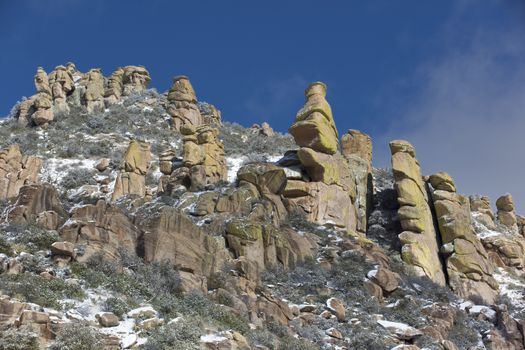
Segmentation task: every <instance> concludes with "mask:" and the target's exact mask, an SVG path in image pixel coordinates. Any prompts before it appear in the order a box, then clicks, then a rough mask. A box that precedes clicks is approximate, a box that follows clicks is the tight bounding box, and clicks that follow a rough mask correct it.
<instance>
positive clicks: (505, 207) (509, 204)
mask: <svg viewBox="0 0 525 350" xmlns="http://www.w3.org/2000/svg"><path fill="white" fill-rule="evenodd" d="M496 208H497V209H498V212H497V214H496V215H497V218H498V222H499V223H501V224H502V225H503V226H505V227H507V228H508V229H509V230H510V231H511V232H513V233H518V220H517V218H516V213H514V200H513V199H512V195H510V194H506V195H503V196H501V197H499V198H498V200H497V201H496Z"/></svg>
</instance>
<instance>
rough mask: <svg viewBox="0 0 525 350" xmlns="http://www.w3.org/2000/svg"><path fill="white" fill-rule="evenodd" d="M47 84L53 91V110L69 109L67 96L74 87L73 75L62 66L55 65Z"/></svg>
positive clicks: (63, 110) (62, 110)
mask: <svg viewBox="0 0 525 350" xmlns="http://www.w3.org/2000/svg"><path fill="white" fill-rule="evenodd" d="M49 85H50V86H51V90H52V92H53V105H54V111H55V112H65V113H67V112H68V111H69V106H68V105H67V96H69V95H70V94H71V93H72V92H73V90H74V89H75V83H74V81H73V75H72V74H71V71H68V70H67V68H66V67H64V66H57V67H56V68H55V70H54V71H53V72H51V74H50V75H49Z"/></svg>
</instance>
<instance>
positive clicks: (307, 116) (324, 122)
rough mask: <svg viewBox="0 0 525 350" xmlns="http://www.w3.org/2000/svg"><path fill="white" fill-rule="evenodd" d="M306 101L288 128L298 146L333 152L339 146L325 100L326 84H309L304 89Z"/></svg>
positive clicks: (328, 152)
mask: <svg viewBox="0 0 525 350" xmlns="http://www.w3.org/2000/svg"><path fill="white" fill-rule="evenodd" d="M305 95H306V103H305V105H304V107H303V108H301V110H299V112H297V116H296V117H295V123H294V124H293V125H292V126H291V127H290V129H289V130H288V131H289V132H290V134H292V136H293V137H294V139H295V143H297V144H298V145H299V146H300V147H308V148H311V149H313V150H315V151H318V152H322V153H326V154H335V153H336V152H337V150H338V147H339V136H338V133H337V129H336V127H335V123H334V118H333V116H332V108H331V107H330V105H329V104H328V102H327V101H326V98H325V97H326V85H325V84H324V83H321V82H315V83H312V84H310V85H309V86H308V87H307V88H306V91H305Z"/></svg>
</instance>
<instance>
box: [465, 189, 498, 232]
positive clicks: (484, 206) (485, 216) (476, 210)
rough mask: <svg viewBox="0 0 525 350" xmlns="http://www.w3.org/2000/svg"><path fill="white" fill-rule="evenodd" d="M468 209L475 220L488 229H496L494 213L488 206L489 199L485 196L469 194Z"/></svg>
mask: <svg viewBox="0 0 525 350" xmlns="http://www.w3.org/2000/svg"><path fill="white" fill-rule="evenodd" d="M469 200H470V210H471V211H472V214H473V215H474V216H475V217H476V220H477V221H479V222H481V223H482V224H483V225H485V227H486V228H488V229H489V230H494V229H496V224H495V223H494V219H495V216H494V213H493V212H492V208H491V207H490V199H489V197H487V196H470V197H469Z"/></svg>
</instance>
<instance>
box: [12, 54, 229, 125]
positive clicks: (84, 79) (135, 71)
mask: <svg viewBox="0 0 525 350" xmlns="http://www.w3.org/2000/svg"><path fill="white" fill-rule="evenodd" d="M150 81H151V78H150V76H149V73H148V71H147V70H146V69H145V68H144V67H137V66H126V67H124V68H117V70H116V71H115V72H113V74H112V75H111V77H110V78H109V79H106V78H104V76H103V75H102V71H101V70H100V68H93V69H90V70H89V71H88V72H87V73H85V74H83V73H81V72H79V71H78V70H77V68H76V66H75V64H73V63H68V64H67V65H66V66H62V65H60V66H57V67H56V68H55V70H53V71H52V72H51V73H50V74H49V76H48V75H47V74H46V72H45V71H44V69H43V68H42V67H39V68H38V70H37V73H36V75H35V87H36V91H37V93H36V94H35V95H33V96H31V97H30V98H28V99H26V100H24V101H22V102H21V103H20V105H19V107H18V112H17V118H18V123H19V124H20V125H21V126H26V125H29V124H32V125H36V126H40V125H46V124H48V123H50V122H52V121H53V120H54V118H55V114H56V113H68V112H69V109H70V107H69V106H70V105H76V106H86V108H87V111H88V112H89V113H92V112H100V111H103V110H104V108H105V106H106V105H107V106H110V105H112V104H115V103H116V102H118V101H120V100H121V99H122V96H128V95H131V94H136V93H141V92H143V91H144V90H146V89H147V87H148V85H149V82H150ZM213 112H214V111H213V110H211V112H210V113H212V114H213ZM210 117H211V116H210ZM219 118H220V113H219Z"/></svg>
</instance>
